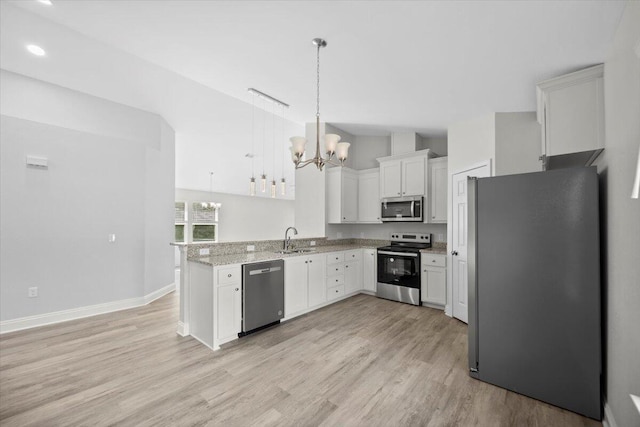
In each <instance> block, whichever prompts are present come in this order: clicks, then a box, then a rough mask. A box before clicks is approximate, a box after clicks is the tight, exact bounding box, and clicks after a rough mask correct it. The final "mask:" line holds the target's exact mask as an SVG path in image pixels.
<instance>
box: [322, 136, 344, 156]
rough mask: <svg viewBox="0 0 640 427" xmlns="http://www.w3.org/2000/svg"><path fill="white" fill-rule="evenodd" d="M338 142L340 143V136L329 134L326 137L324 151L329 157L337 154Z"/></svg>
mask: <svg viewBox="0 0 640 427" xmlns="http://www.w3.org/2000/svg"><path fill="white" fill-rule="evenodd" d="M338 142H340V135H336V134H333V133H328V134H326V135H325V136H324V149H325V150H326V152H327V154H329V156H331V155H333V153H335V151H336V145H337V144H338Z"/></svg>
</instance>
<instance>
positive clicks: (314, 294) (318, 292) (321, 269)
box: [307, 255, 327, 308]
mask: <svg viewBox="0 0 640 427" xmlns="http://www.w3.org/2000/svg"><path fill="white" fill-rule="evenodd" d="M308 261H309V263H308V264H307V277H308V282H307V283H308V289H309V307H310V308H312V307H316V306H318V305H320V304H323V303H325V302H326V301H327V287H326V286H325V282H324V278H325V265H326V264H325V262H324V256H322V255H314V256H310V257H309V258H308Z"/></svg>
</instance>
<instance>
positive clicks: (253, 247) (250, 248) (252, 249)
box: [247, 245, 256, 252]
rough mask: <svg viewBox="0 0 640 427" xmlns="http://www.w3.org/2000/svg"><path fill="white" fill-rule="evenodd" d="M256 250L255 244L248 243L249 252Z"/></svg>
mask: <svg viewBox="0 0 640 427" xmlns="http://www.w3.org/2000/svg"><path fill="white" fill-rule="evenodd" d="M255 250H256V246H255V245H247V252H253V251H255Z"/></svg>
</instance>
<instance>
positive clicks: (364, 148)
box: [353, 135, 391, 170]
mask: <svg viewBox="0 0 640 427" xmlns="http://www.w3.org/2000/svg"><path fill="white" fill-rule="evenodd" d="M390 155H391V138H390V137H388V136H360V135H358V136H356V137H355V138H354V143H353V169H356V170H363V169H371V168H377V167H379V166H380V164H379V163H378V161H377V160H376V159H377V158H379V157H386V156H390Z"/></svg>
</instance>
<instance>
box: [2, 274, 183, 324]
mask: <svg viewBox="0 0 640 427" xmlns="http://www.w3.org/2000/svg"><path fill="white" fill-rule="evenodd" d="M175 288H176V285H175V283H171V284H170V285H167V286H165V287H164V288H161V289H158V290H157V291H153V292H151V293H150V294H148V295H145V296H143V297H137V298H128V299H123V300H119V301H112V302H106V303H104V304H96V305H88V306H85V307H78V308H72V309H69V310H62V311H54V312H52V313H44V314H37V315H35V316H28V317H21V318H19V319H11V320H4V321H2V322H0V334H5V333H7V332H15V331H21V330H23V329H30V328H36V327H38V326H45V325H51V324H53V323H60V322H67V321H69V320H76V319H82V318H84V317H90V316H97V315H99V314H106V313H112V312H114V311H120V310H127V309H129V308H135V307H140V306H143V305H147V304H149V303H150V302H153V301H155V300H157V299H158V298H160V297H163V296H165V295H167V294H168V293H171V292H173V291H174V290H175Z"/></svg>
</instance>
